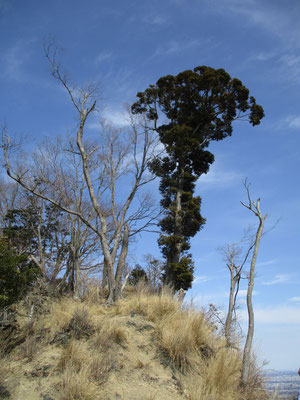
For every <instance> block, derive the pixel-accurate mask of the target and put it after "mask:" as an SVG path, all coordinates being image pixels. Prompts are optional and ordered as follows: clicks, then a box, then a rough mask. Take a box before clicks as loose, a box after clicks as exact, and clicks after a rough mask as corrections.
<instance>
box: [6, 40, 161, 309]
mask: <svg viewBox="0 0 300 400" xmlns="http://www.w3.org/2000/svg"><path fill="white" fill-rule="evenodd" d="M56 53H57V48H56V47H55V46H54V47H53V46H52V45H51V44H50V45H49V46H47V47H45V54H46V57H47V59H48V61H49V63H50V66H51V72H52V75H53V76H54V77H55V78H56V79H57V80H58V81H59V82H60V83H61V84H62V85H63V87H64V88H65V90H66V91H67V93H68V95H69V97H70V100H71V103H72V105H73V106H74V108H75V110H76V112H77V114H78V117H79V122H78V128H77V133H76V146H77V149H76V151H75V150H73V151H74V154H75V155H76V156H77V157H79V159H80V162H81V167H82V172H83V177H84V183H85V185H86V188H87V191H88V196H89V201H90V203H91V205H92V207H93V210H94V212H95V220H94V221H92V220H90V218H89V217H88V216H86V215H85V214H84V212H82V211H81V210H78V209H74V208H72V207H70V206H69V205H68V204H66V203H65V202H64V199H63V198H59V199H56V198H53V197H52V196H51V193H50V194H49V193H47V190H44V185H43V182H41V181H40V180H39V178H38V177H37V179H35V178H34V177H32V176H30V174H28V171H25V172H22V173H18V171H16V170H15V169H13V168H12V166H11V163H10V158H9V150H10V148H11V142H10V138H9V136H8V135H7V132H6V131H5V130H4V131H3V132H2V140H3V143H2V147H3V150H4V156H5V162H6V169H7V173H8V175H9V176H10V177H11V178H12V179H14V180H15V181H16V182H18V183H19V184H20V185H21V186H23V187H24V188H25V189H26V190H28V191H29V192H31V193H32V194H34V195H36V196H38V197H40V198H42V199H44V200H47V201H49V202H50V203H52V204H53V205H55V206H57V207H60V209H62V210H63V211H65V212H67V213H68V214H70V215H73V216H75V217H77V218H78V219H79V220H80V221H82V222H83V223H84V224H85V225H86V226H87V227H88V228H89V229H91V230H92V231H93V232H94V233H95V234H96V235H97V236H98V238H99V239H100V243H101V248H102V252H103V256H104V265H105V270H106V276H107V281H108V287H109V296H108V303H111V302H113V301H115V300H117V299H118V298H119V297H120V295H121V287H122V276H123V269H124V266H125V262H126V257H127V252H128V244H129V239H130V237H132V236H133V235H135V234H137V233H139V232H141V231H142V230H145V229H149V227H150V226H151V225H152V224H154V223H155V221H156V218H157V214H158V213H157V212H156V211H155V208H154V205H153V203H152V200H151V197H150V196H149V195H147V194H145V193H144V194H142V192H143V191H142V190H141V189H142V188H143V187H144V186H145V184H147V183H148V182H150V181H152V180H153V179H154V177H153V176H152V175H150V174H149V173H147V170H148V163H149V161H150V160H151V159H152V158H153V156H154V154H155V151H156V150H155V149H156V145H157V143H158V139H157V135H156V134H155V133H154V131H153V130H151V129H148V128H147V121H146V120H145V119H143V121H142V123H141V122H140V119H138V118H137V117H134V116H132V115H129V125H130V127H129V128H128V129H127V130H126V131H125V132H124V131H123V132H118V131H116V130H114V129H112V128H111V127H109V126H102V135H101V137H100V139H99V142H100V144H97V145H96V144H94V145H93V144H88V143H86V142H85V141H84V138H83V136H84V128H85V126H86V122H87V119H88V118H89V116H90V115H91V114H92V113H93V112H94V111H95V108H96V100H95V97H94V96H95V93H96V88H95V87H94V86H93V85H89V86H88V87H87V88H86V89H85V90H82V89H79V88H77V89H74V88H72V86H71V85H70V84H69V83H68V80H67V78H66V75H64V74H63V73H62V72H61V69H60V66H59V64H58V63H57V60H56ZM46 186H47V185H45V187H46ZM117 190H119V195H120V193H121V196H119V201H117ZM138 193H140V196H138ZM112 228H113V229H112Z"/></svg>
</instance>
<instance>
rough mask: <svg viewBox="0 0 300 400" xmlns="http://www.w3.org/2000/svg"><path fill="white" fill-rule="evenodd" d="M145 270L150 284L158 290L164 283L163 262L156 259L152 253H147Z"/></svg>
mask: <svg viewBox="0 0 300 400" xmlns="http://www.w3.org/2000/svg"><path fill="white" fill-rule="evenodd" d="M144 258H145V262H146V264H145V267H144V269H145V272H146V274H147V278H148V283H149V285H150V286H151V287H152V288H153V289H155V290H157V289H159V287H160V285H161V284H162V274H163V269H164V268H163V262H162V261H161V260H158V259H156V258H155V257H153V256H152V255H151V254H146V255H145V257H144Z"/></svg>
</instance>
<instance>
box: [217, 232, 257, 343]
mask: <svg viewBox="0 0 300 400" xmlns="http://www.w3.org/2000/svg"><path fill="white" fill-rule="evenodd" d="M246 239H248V238H246V236H245V237H244V238H243V239H242V240H241V241H240V242H238V243H233V244H227V245H226V246H225V248H223V249H222V252H223V253H224V256H225V262H226V266H227V268H228V270H229V273H230V290H229V299H228V311H227V315H226V320H225V323H224V334H225V338H226V342H227V345H228V346H232V344H233V340H232V339H233V338H232V334H233V331H234V329H233V325H234V321H236V304H237V296H238V293H239V289H240V281H241V279H242V278H243V275H242V273H243V268H244V266H245V264H246V262H247V260H248V257H249V255H250V253H251V250H252V249H253V246H254V242H253V240H251V239H250V245H249V247H248V250H247V251H246V253H245V254H244V256H242V253H243V248H242V246H241V244H242V242H244V241H245V240H246Z"/></svg>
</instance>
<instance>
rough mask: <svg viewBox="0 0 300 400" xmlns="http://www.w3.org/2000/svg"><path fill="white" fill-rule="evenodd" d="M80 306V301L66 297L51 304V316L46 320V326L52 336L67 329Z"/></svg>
mask: <svg viewBox="0 0 300 400" xmlns="http://www.w3.org/2000/svg"><path fill="white" fill-rule="evenodd" d="M79 304H80V302H79V301H78V300H74V299H73V298H69V297H64V298H62V299H60V300H58V301H55V302H53V303H52V304H51V306H50V314H49V315H47V316H46V318H45V326H46V327H47V328H49V329H50V332H51V334H52V335H53V334H54V333H56V332H61V331H64V330H65V329H66V328H67V326H68V325H69V323H70V320H71V318H72V316H73V314H74V311H75V310H76V309H77V308H78V306H79Z"/></svg>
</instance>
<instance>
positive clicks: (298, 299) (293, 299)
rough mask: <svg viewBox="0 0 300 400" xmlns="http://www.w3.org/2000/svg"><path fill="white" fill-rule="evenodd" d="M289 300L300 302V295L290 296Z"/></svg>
mask: <svg viewBox="0 0 300 400" xmlns="http://www.w3.org/2000/svg"><path fill="white" fill-rule="evenodd" d="M289 301H292V302H294V303H300V297H297V296H295V297H290V298H289Z"/></svg>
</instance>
